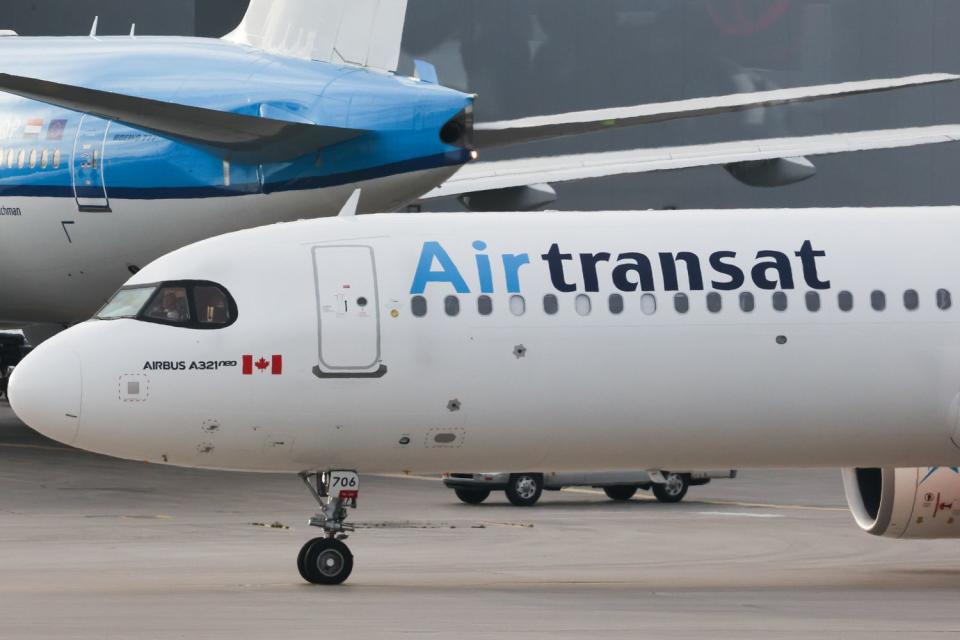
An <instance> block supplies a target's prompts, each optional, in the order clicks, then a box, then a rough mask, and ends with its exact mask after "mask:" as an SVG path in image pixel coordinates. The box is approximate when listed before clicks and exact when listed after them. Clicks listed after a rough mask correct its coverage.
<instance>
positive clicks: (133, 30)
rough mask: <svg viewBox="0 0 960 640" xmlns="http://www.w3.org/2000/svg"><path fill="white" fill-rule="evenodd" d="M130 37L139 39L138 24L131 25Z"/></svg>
mask: <svg viewBox="0 0 960 640" xmlns="http://www.w3.org/2000/svg"><path fill="white" fill-rule="evenodd" d="M130 37H131V38H136V37H137V23H136V22H134V23H133V24H131V25H130Z"/></svg>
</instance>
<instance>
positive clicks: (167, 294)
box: [150, 289, 189, 322]
mask: <svg viewBox="0 0 960 640" xmlns="http://www.w3.org/2000/svg"><path fill="white" fill-rule="evenodd" d="M186 302H187V301H186V298H181V297H180V296H178V295H177V292H176V291H174V290H173V289H167V290H166V291H164V292H163V295H162V296H161V298H160V305H159V306H160V308H159V309H157V311H156V312H154V313H152V314H150V315H152V316H153V317H156V318H159V319H163V320H169V321H170V322H185V321H186V320H188V319H189V313H188V312H187V309H186Z"/></svg>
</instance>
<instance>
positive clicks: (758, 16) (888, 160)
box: [0, 0, 960, 208]
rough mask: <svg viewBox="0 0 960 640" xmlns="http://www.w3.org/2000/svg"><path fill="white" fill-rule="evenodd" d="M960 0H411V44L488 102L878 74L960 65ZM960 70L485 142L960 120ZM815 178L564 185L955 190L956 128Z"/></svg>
mask: <svg viewBox="0 0 960 640" xmlns="http://www.w3.org/2000/svg"><path fill="white" fill-rule="evenodd" d="M3 5H4V8H3V13H2V15H3V17H2V21H3V24H0V28H12V29H15V30H17V31H18V32H20V33H21V34H23V35H41V34H56V35H65V34H85V33H87V32H88V31H89V29H90V24H91V23H92V21H93V16H94V15H99V16H100V32H101V33H103V34H122V33H127V32H128V31H129V29H130V23H131V22H136V23H137V31H138V33H141V34H178V35H193V34H198V35H207V36H219V35H222V34H223V33H225V32H227V31H229V30H230V29H231V28H232V27H233V26H234V25H235V24H236V23H237V22H239V20H240V18H241V17H242V15H243V12H244V10H245V6H246V2H245V0H163V1H162V2H157V1H156V0H150V1H148V0H4V2H3ZM957 25H960V2H956V1H955V0H910V1H909V2H908V1H906V0H410V11H409V16H408V25H407V32H406V36H405V39H404V47H405V60H404V65H403V67H402V70H409V69H410V68H411V66H410V60H411V59H412V57H421V58H424V59H427V60H430V61H431V62H434V63H435V64H436V65H437V67H438V68H439V70H440V74H441V79H442V80H443V81H444V83H445V84H448V85H450V86H455V87H458V88H465V89H470V90H472V91H475V92H477V93H479V94H480V99H479V103H478V105H479V106H478V115H479V117H480V118H481V119H487V120H489V119H494V118H497V119H499V118H506V117H517V116H523V115H531V114H540V113H551V112H557V111H565V110H572V109H586V108H596V107H602V106H613V105H624V104H638V103H644V102H655V101H666V100H674V99H678V98H687V97H698V96H705V95H713V94H722V93H729V92H734V91H739V90H760V89H766V88H776V87H787V86H796V85H804V84H814V83H824V82H840V81H844V80H856V79H865V78H874V77H885V76H894V75H904V74H912V73H923V72H928V71H950V72H958V71H960V38H957V37H956V28H957ZM958 107H960V87H953V86H951V87H938V88H930V89H920V90H910V91H908V92H905V93H902V94H895V95H894V94H888V95H880V96H872V97H859V98H853V99H845V100H838V101H831V102H826V103H821V104H818V105H803V106H797V107H792V108H788V109H782V108H781V109H770V110H767V111H762V112H755V113H751V114H746V115H743V114H741V115H734V116H722V117H714V118H706V119H700V120H690V121H685V122H676V123H668V124H662V125H654V126H648V127H645V128H642V129H638V130H634V131H628V132H616V133H610V134H598V135H595V136H592V137H583V138H580V139H577V140H575V141H573V140H566V141H556V142H551V143H538V144H534V145H529V146H528V147H526V148H517V149H512V150H509V152H505V153H504V154H502V155H498V156H494V154H489V155H488V156H487V157H488V158H493V157H507V156H511V155H512V156H516V155H521V154H522V155H529V154H537V153H541V154H548V153H570V152H574V151H578V150H606V149H625V148H633V147H639V146H663V145H677V144H694V143H698V142H714V141H721V140H732V139H737V138H747V137H776V136H786V135H809V134H817V133H829V132H835V131H845V130H859V129H871V128H884V127H901V126H921V125H927V124H942V123H951V122H954V121H956V120H958V117H957V115H956V114H957V112H958ZM817 164H818V166H819V167H820V175H819V176H818V177H817V178H815V179H814V180H812V181H810V182H807V183H804V184H801V185H795V186H792V187H788V188H785V189H776V190H756V189H750V188H748V187H744V186H742V185H739V184H738V183H736V182H734V181H733V180H732V179H731V178H729V177H728V176H726V174H725V173H724V172H723V171H722V170H720V169H704V170H697V171H686V172H674V173H667V174H658V175H646V176H634V177H620V178H609V179H605V180H598V181H592V182H586V183H580V184H575V185H563V186H561V187H560V193H561V197H562V200H561V203H560V205H561V206H562V207H563V208H605V207H608V208H627V207H630V208H660V207H668V206H672V207H684V208H688V207H716V206H722V207H733V206H773V207H777V206H829V205H834V206H836V205H883V204H897V205H901V204H902V205H909V204H952V203H956V202H958V201H960V180H957V179H956V178H955V177H954V174H955V172H956V171H957V170H958V168H960V145H958V146H943V147H939V148H935V149H924V150H905V151H895V152H871V153H867V154H861V155H856V156H846V157H835V158H822V159H819V160H818V162H817Z"/></svg>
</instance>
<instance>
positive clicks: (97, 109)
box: [0, 74, 363, 162]
mask: <svg viewBox="0 0 960 640" xmlns="http://www.w3.org/2000/svg"><path fill="white" fill-rule="evenodd" d="M0 91H5V92H7V93H12V94H15V95H18V96H22V97H24V98H30V99H31V100H37V101H39V102H45V103H47V104H52V105H56V106H58V107H63V108H65V109H72V110H73V111H78V112H81V113H89V114H91V115H94V116H97V117H100V118H104V119H105V120H115V121H117V122H122V123H124V124H127V125H130V126H133V127H137V128H140V129H146V130H148V131H153V132H155V133H158V134H160V135H162V136H165V137H169V138H174V139H177V140H180V141H181V142H186V143H188V144H195V145H199V146H203V147H207V148H209V149H211V150H212V151H214V152H217V153H218V155H223V156H224V157H228V156H229V157H231V158H232V159H235V160H237V161H239V162H277V161H280V160H290V159H293V158H297V157H299V156H302V155H304V154H306V153H309V152H311V151H315V150H317V149H321V148H323V147H329V146H332V145H334V144H337V143H339V142H344V141H345V140H350V139H351V138H355V137H357V136H359V135H361V134H362V133H363V131H359V130H356V129H343V128H339V127H326V126H321V125H316V124H305V123H303V122H291V121H288V120H278V119H275V118H269V117H262V118H258V117H256V116H246V115H241V114H238V113H230V112H226V111H216V110H213V109H204V108H202V107H191V106H186V105H182V104H175V103H172V102H163V101H160V100H151V99H149V98H138V97H135V96H129V95H124V94H120V93H111V92H108V91H98V90H96V89H86V88H83V87H76V86H72V85H66V84H58V83H56V82H47V81H45V80H36V79H33V78H24V77H21V76H12V75H8V74H0Z"/></svg>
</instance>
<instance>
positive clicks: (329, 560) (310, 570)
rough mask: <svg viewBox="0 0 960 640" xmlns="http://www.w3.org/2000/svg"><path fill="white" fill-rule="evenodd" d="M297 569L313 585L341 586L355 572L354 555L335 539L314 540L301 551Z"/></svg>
mask: <svg viewBox="0 0 960 640" xmlns="http://www.w3.org/2000/svg"><path fill="white" fill-rule="evenodd" d="M300 557H302V558H303V559H302V560H300V559H299V558H298V562H297V568H298V569H300V575H301V576H302V577H303V579H304V580H306V581H307V582H309V583H311V584H340V583H342V582H343V581H344V580H346V579H347V578H349V577H350V573H351V572H352V571H353V554H352V553H350V549H348V548H347V545H345V544H343V543H342V542H340V541H339V540H335V539H333V538H314V539H313V540H311V541H310V542H308V543H307V544H305V545H303V548H302V549H301V550H300Z"/></svg>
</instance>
